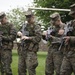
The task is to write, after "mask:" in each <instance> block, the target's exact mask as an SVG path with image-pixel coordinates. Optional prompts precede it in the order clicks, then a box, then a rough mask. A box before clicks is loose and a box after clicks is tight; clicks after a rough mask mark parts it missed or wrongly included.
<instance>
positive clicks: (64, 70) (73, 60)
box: [60, 52, 75, 75]
mask: <svg viewBox="0 0 75 75" xmlns="http://www.w3.org/2000/svg"><path fill="white" fill-rule="evenodd" d="M72 72H74V75H75V52H71V53H70V52H69V53H68V54H66V55H65V56H64V58H63V61H62V65H61V70H60V75H71V74H72Z"/></svg>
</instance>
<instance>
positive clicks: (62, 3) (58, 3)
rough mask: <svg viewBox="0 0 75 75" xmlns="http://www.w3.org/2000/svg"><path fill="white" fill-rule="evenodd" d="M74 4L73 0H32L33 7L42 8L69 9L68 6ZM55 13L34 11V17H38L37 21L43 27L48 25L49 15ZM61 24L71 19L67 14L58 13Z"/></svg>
mask: <svg viewBox="0 0 75 75" xmlns="http://www.w3.org/2000/svg"><path fill="white" fill-rule="evenodd" d="M73 3H75V0H34V4H35V7H43V8H60V9H69V8H70V5H71V4H73ZM53 12H56V11H47V10H46V11H42V10H36V15H37V16H38V17H39V20H42V21H43V22H44V25H45V27H47V26H48V25H49V22H50V18H49V16H50V14H52V13H53ZM59 13H60V15H61V18H62V21H63V22H67V21H69V20H71V19H72V17H70V16H69V15H68V13H69V12H61V11H60V12H59Z"/></svg>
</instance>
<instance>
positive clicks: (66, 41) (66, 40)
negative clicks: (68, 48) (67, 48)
mask: <svg viewBox="0 0 75 75" xmlns="http://www.w3.org/2000/svg"><path fill="white" fill-rule="evenodd" d="M64 39H65V43H66V44H68V42H69V40H70V37H69V36H65V37H64Z"/></svg>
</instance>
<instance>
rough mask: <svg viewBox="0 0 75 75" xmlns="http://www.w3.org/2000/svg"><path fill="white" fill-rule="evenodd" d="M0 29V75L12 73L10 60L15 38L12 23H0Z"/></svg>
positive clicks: (10, 74)
mask: <svg viewBox="0 0 75 75" xmlns="http://www.w3.org/2000/svg"><path fill="white" fill-rule="evenodd" d="M0 31H1V32H3V34H2V48H1V49H0V52H1V60H0V62H1V63H0V65H1V67H0V69H1V73H2V74H1V75H4V74H5V75H12V70H11V62H12V48H13V41H14V40H15V38H16V30H15V28H14V27H13V25H12V24H10V23H6V24H4V25H0Z"/></svg>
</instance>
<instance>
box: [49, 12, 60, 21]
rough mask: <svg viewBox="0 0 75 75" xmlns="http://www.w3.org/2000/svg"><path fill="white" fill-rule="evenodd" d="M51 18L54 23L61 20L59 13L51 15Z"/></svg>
mask: <svg viewBox="0 0 75 75" xmlns="http://www.w3.org/2000/svg"><path fill="white" fill-rule="evenodd" d="M50 18H51V20H52V21H56V20H58V18H60V15H59V13H58V12H55V13H53V14H51V15H50Z"/></svg>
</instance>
